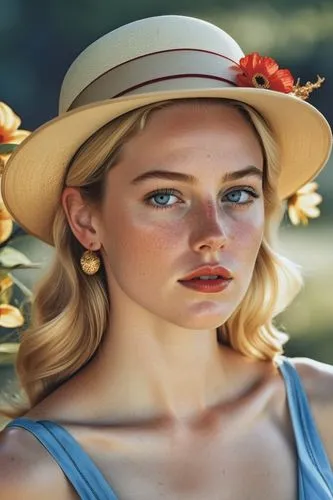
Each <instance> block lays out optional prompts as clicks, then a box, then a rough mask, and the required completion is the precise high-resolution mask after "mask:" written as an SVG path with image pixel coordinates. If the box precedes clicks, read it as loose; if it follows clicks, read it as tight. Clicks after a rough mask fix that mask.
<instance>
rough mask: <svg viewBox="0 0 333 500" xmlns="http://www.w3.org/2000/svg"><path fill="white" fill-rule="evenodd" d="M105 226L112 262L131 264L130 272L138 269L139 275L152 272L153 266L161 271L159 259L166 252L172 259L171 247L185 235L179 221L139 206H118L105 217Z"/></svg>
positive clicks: (164, 255) (122, 265)
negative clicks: (161, 216) (120, 208)
mask: <svg viewBox="0 0 333 500" xmlns="http://www.w3.org/2000/svg"><path fill="white" fill-rule="evenodd" d="M166 211H167V210H166ZM110 213H111V212H110ZM106 227H107V232H106V234H105V239H106V241H105V242H106V248H107V253H108V256H109V260H110V264H111V266H112V263H113V262H117V267H118V268H119V267H120V266H121V267H124V268H125V267H127V269H131V268H132V272H133V273H137V272H139V274H140V275H141V276H143V275H145V276H147V275H150V274H155V273H156V266H157V268H159V269H160V271H161V272H163V266H162V267H161V259H163V261H165V260H166V259H168V256H170V259H172V258H173V257H174V255H173V254H172V250H175V251H176V248H179V245H180V244H182V243H181V242H182V239H184V237H185V232H184V227H183V225H182V224H175V223H174V221H173V222H172V223H171V222H170V220H166V219H165V220H164V221H163V220H161V219H160V220H157V219H156V215H155V218H153V214H152V215H151V216H148V215H147V212H142V211H141V210H136V211H134V212H131V211H130V210H122V211H119V210H118V211H117V212H116V215H111V216H109V217H108V221H107V224H106ZM124 270H125V269H124Z"/></svg>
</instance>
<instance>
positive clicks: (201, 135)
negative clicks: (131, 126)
mask: <svg viewBox="0 0 333 500" xmlns="http://www.w3.org/2000/svg"><path fill="white" fill-rule="evenodd" d="M246 156H248V157H249V160H252V161H251V162H252V163H253V162H254V161H255V162H256V163H261V160H262V147H261V143H260V140H259V138H258V133H257V132H256V131H255V129H254V126H253V125H252V123H251V122H250V120H249V119H248V118H246V117H245V116H244V114H243V113H242V112H240V111H239V110H238V109H236V108H235V107H232V106H230V105H226V104H222V103H217V102H215V101H214V102H211V103H210V102H203V103H202V102H195V101H193V102H191V100H189V101H188V102H186V103H184V102H182V103H172V104H171V105H168V106H166V107H164V108H162V109H158V110H153V111H152V112H150V114H149V115H148V119H147V122H146V124H145V125H144V127H143V129H142V130H140V132H138V133H136V135H135V136H133V137H132V138H130V139H129V140H128V141H127V142H126V143H125V144H124V147H123V154H122V157H123V159H124V160H128V162H129V163H134V164H135V165H136V167H140V165H141V164H142V165H143V166H144V165H145V162H147V161H149V162H150V161H152V162H157V163H159V162H162V163H163V161H167V162H168V163H172V162H177V163H179V162H180V163H182V162H183V163H184V166H185V165H186V163H187V161H190V162H191V163H192V164H193V161H194V160H195V159H197V161H198V162H200V161H201V162H202V161H203V160H205V161H209V160H211V161H214V160H216V161H217V162H221V164H222V163H229V164H230V163H233V162H236V163H237V159H238V161H244V157H246ZM243 166H244V165H243Z"/></svg>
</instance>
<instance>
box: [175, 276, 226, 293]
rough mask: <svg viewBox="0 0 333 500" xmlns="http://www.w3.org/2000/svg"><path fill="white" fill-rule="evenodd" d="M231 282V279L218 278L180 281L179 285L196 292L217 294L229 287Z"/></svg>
mask: <svg viewBox="0 0 333 500" xmlns="http://www.w3.org/2000/svg"><path fill="white" fill-rule="evenodd" d="M231 282H232V279H223V278H219V279H216V280H200V279H194V280H192V281H191V280H188V281H180V282H179V283H180V284H181V285H183V286H186V287H187V288H191V289H192V290H195V291H196V292H202V293H218V292H222V291H223V290H225V289H226V288H227V287H228V286H229V285H230V283H231Z"/></svg>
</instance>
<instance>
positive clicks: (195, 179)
mask: <svg viewBox="0 0 333 500" xmlns="http://www.w3.org/2000/svg"><path fill="white" fill-rule="evenodd" d="M299 91H300V89H298V90H297V88H296V87H295V86H294V85H293V81H292V77H291V75H290V73H289V72H288V71H287V70H279V69H278V66H277V65H276V63H275V62H274V61H273V60H272V59H269V58H262V57H261V56H259V54H256V53H255V54H252V55H249V56H246V57H244V54H243V53H242V52H241V49H240V48H239V46H238V45H237V43H236V42H235V41H234V40H233V39H231V38H230V37H229V36H228V35H227V34H226V33H225V32H223V31H222V30H220V29H219V28H217V27H215V26H213V25H211V24H209V23H206V22H204V21H201V20H198V19H192V18H186V17H181V16H162V17H157V18H149V19H145V20H141V21H137V22H135V23H131V24H130V25H127V26H125V27H122V28H120V29H118V30H116V31H114V32H112V33H110V34H108V35H106V36H104V37H103V38H101V39H100V40H98V41H97V42H95V43H94V44H93V45H92V46H90V47H88V49H86V50H85V51H84V52H83V53H82V54H81V55H80V56H79V57H78V59H77V60H76V61H75V62H74V63H73V65H72V67H71V68H70V70H69V72H68V74H67V75H66V77H65V80H64V84H63V87H62V91H61V100H60V115H59V117H57V118H56V119H54V120H52V121H51V122H49V123H47V124H45V125H44V126H42V127H41V128H40V129H38V130H37V131H35V132H34V133H33V134H32V135H31V136H29V138H28V139H26V140H25V141H24V143H23V144H22V145H21V146H20V148H18V150H17V151H16V152H15V153H14V154H13V155H12V157H11V159H10V161H9V162H8V163H7V166H6V169H5V172H4V174H3V179H2V195H3V199H4V202H5V203H6V206H7V208H8V210H9V211H10V212H11V213H12V215H13V217H14V218H15V219H16V220H17V221H18V222H19V224H21V225H22V227H24V228H25V229H26V230H27V231H29V232H30V233H31V234H33V235H35V236H36V237H38V238H40V239H41V240H43V241H45V242H48V243H49V244H51V245H53V246H54V247H55V258H54V263H53V266H52V268H51V269H50V270H49V272H48V274H47V275H46V276H45V278H44V279H43V281H42V282H41V283H40V284H39V285H38V288H37V289H36V295H35V297H36V298H35V303H34V308H33V316H32V323H31V326H30V328H29V330H28V331H26V332H25V333H24V335H23V338H22V342H21V346H20V350H19V354H18V360H17V370H18V375H19V377H20V381H21V383H22V387H23V389H24V393H25V395H26V404H25V406H24V405H23V403H22V406H21V407H20V408H18V407H13V408H12V410H11V413H10V415H11V416H12V417H17V418H14V420H12V422H11V423H10V424H9V425H8V426H7V427H6V428H5V430H4V431H3V432H2V433H1V436H0V484H1V493H0V496H1V498H10V499H12V500H14V499H23V498H24V499H25V500H29V499H34V500H36V499H43V500H44V499H45V498H48V500H53V499H57V500H58V499H74V498H83V499H116V498H117V499H126V500H130V499H136V500H137V499H145V500H147V499H154V500H155V499H157V498H165V499H172V500H174V499H191V500H193V499H194V500H199V499H200V500H202V499H203V498H207V499H210V500H230V499H232V500H235V499H242V500H243V499H245V498H246V499H247V500H254V499H256V500H264V499H265V500H266V499H267V498H269V499H270V500H275V499H276V500H277V499H279V500H281V499H283V500H294V499H299V500H305V499H311V500H315V499H320V500H328V499H332V498H333V472H332V469H331V464H332V463H333V430H332V425H331V422H332V418H333V367H331V366H329V365H326V364H323V363H319V362H317V361H314V360H311V359H304V358H298V359H288V358H286V357H284V356H283V345H284V344H285V342H286V340H287V336H286V335H285V334H283V333H282V332H280V331H278V329H277V328H276V327H275V326H274V324H273V318H274V317H275V316H276V315H277V314H278V313H279V312H280V311H282V310H283V309H284V308H285V307H287V306H288V304H289V303H290V302H291V300H292V299H293V298H294V296H295V295H296V293H297V292H298V290H299V288H300V286H301V278H300V276H299V272H298V269H297V268H296V266H294V265H293V264H292V263H291V262H290V261H288V260H287V259H286V258H284V257H283V256H281V255H279V254H278V253H277V252H276V250H274V242H275V238H276V233H277V229H278V226H279V222H280V220H281V217H282V215H283V210H284V207H285V200H286V199H288V197H290V196H291V195H292V194H293V193H295V192H296V191H297V190H298V189H299V188H301V187H302V186H304V184H306V183H307V182H308V181H309V180H311V179H312V178H313V177H314V176H315V175H316V173H317V172H318V171H319V170H320V169H321V168H322V167H323V166H324V164H325V163H326V160H327V158H328V156H329V153H330V150H331V132H330V128H329V126H328V124H327V122H326V120H325V118H324V117H323V116H322V115H321V114H320V113H319V112H318V111H317V110H316V109H315V108H313V107H312V106H311V105H310V104H308V103H306V102H305V101H304V100H302V99H301V98H300V97H298V95H299ZM302 91H303V92H304V89H303V90H302ZM18 180H19V182H18ZM7 414H9V412H8V413H7Z"/></svg>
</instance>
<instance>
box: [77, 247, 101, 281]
mask: <svg viewBox="0 0 333 500" xmlns="http://www.w3.org/2000/svg"><path fill="white" fill-rule="evenodd" d="M80 264H81V269H82V271H83V272H84V273H85V274H88V275H92V274H96V273H97V271H98V270H99V268H100V266H101V259H100V258H99V257H98V255H97V254H96V253H94V252H93V251H92V250H86V251H85V252H84V253H83V255H82V257H81V259H80Z"/></svg>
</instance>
